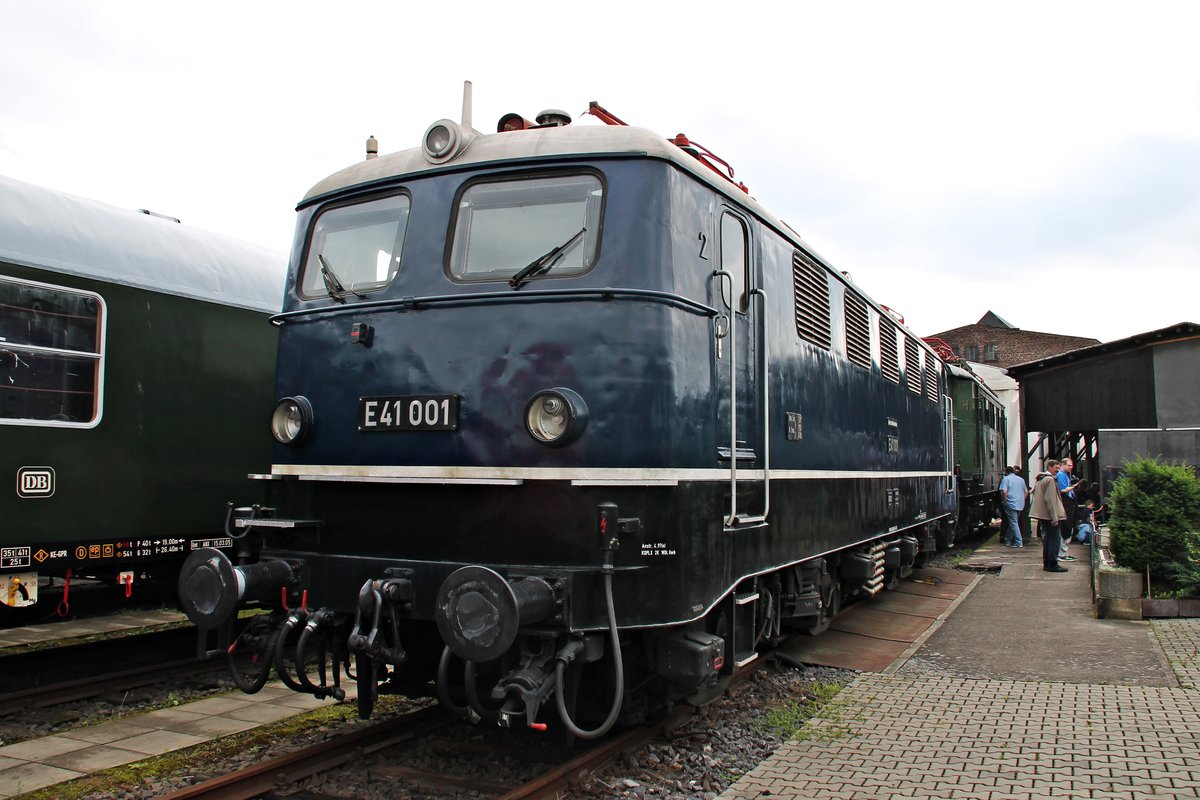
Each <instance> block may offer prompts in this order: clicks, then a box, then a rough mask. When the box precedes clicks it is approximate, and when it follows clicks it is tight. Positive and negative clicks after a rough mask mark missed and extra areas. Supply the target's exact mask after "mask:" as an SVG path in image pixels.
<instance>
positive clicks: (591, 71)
mask: <svg viewBox="0 0 1200 800" xmlns="http://www.w3.org/2000/svg"><path fill="white" fill-rule="evenodd" d="M659 8H663V9H667V8H669V9H670V10H657V9H659ZM769 8H770V9H771V10H769V11H768V10H767V9H768V6H767V5H766V4H758V3H754V2H743V3H734V4H709V3H687V4H678V3H674V4H665V3H663V4H659V3H652V2H641V3H629V2H625V0H607V2H605V3H600V4H596V3H588V4H584V3H569V2H561V1H560V2H529V1H528V0H527V1H526V2H522V3H496V2H487V3H475V2H471V1H470V0H458V1H457V2H451V3H445V4H440V3H429V2H425V3H411V2H405V3H400V2H391V3H389V2H385V1H384V0H375V2H371V3H356V2H338V3H336V4H334V3H325V4H318V3H312V2H221V1H220V0H217V1H215V2H205V3H197V2H185V1H183V0H180V2H161V1H156V2H145V3H143V2H120V0H104V1H103V2H101V1H100V0H97V1H96V2H83V1H82V0H78V1H73V0H58V1H57V2H54V3H27V2H19V0H0V30H3V31H4V47H3V48H0V174H2V175H6V176H9V177H13V178H17V179H20V180H24V181H28V182H30V183H35V184H39V185H42V186H47V187H50V188H54V189H58V190H61V191H66V192H70V193H73V194H78V195H82V196H85V197H90V198H94V199H96V200H102V201H104V202H107V203H111V204H113V205H117V206H124V207H129V208H150V209H152V210H154V211H159V212H162V213H165V214H169V215H172V216H176V217H179V218H180V219H182V220H183V222H184V223H185V224H188V225H192V226H195V227H199V228H204V229H207V230H211V231H215V232H218V233H223V234H226V235H230V236H234V237H237V238H240V239H245V240H248V241H253V242H257V243H260V244H263V245H266V246H268V247H272V248H275V249H278V250H279V251H281V252H282V251H284V250H286V249H287V248H288V247H289V245H290V242H291V237H292V226H293V219H294V208H295V204H296V202H297V201H298V200H299V199H300V198H301V197H302V196H303V195H304V193H305V192H306V191H307V190H308V188H309V187H311V186H312V185H313V184H315V183H316V182H317V181H318V180H320V179H321V178H323V177H324V176H326V175H327V174H329V173H331V172H334V171H336V170H338V169H340V168H342V167H344V166H346V165H348V164H350V163H352V162H354V161H357V160H359V159H361V158H362V157H363V148H364V141H365V140H366V138H367V136H369V135H372V134H374V135H375V136H376V137H377V138H378V139H379V141H380V149H381V152H385V153H386V152H391V151H394V150H401V149H405V148H408V147H412V146H415V145H417V144H418V143H419V140H420V137H421V135H422V134H423V132H424V131H425V128H426V127H427V126H428V125H429V124H430V123H431V122H433V121H434V120H436V119H438V118H441V117H450V118H453V119H457V118H458V117H459V113H460V110H461V92H462V81H463V80H465V79H469V80H471V81H473V83H474V89H475V91H474V95H475V103H474V115H475V116H474V122H475V126H476V127H478V128H479V129H480V130H483V131H485V132H486V131H493V130H495V127H494V125H495V120H496V119H497V118H499V117H500V116H501V115H502V114H504V113H506V112H509V111H517V112H520V113H522V114H523V115H524V116H526V117H529V118H532V117H533V116H534V115H535V114H536V113H537V112H538V111H540V110H542V109H544V108H562V109H565V110H567V111H569V112H571V113H572V114H573V115H575V116H578V114H579V113H580V112H582V111H583V110H584V109H586V108H587V103H588V101H589V100H598V101H599V102H600V103H602V104H603V105H605V106H606V107H607V108H609V110H611V111H612V112H613V113H615V114H617V115H618V116H620V117H622V118H623V119H625V120H626V121H627V122H630V123H631V124H635V125H641V126H644V127H647V128H650V129H652V130H655V131H657V132H659V133H661V134H663V135H664V136H666V135H672V134H675V133H678V132H681V131H682V132H685V133H687V134H688V135H689V136H691V137H693V138H695V139H697V140H698V141H700V142H702V143H703V144H704V145H706V146H707V147H709V148H711V149H712V150H713V151H715V152H716V153H717V154H719V155H720V156H722V157H723V158H725V159H726V160H728V161H729V162H731V163H732V164H733V166H734V168H735V169H736V171H737V177H738V178H739V179H741V180H743V181H745V182H746V183H747V184H748V185H749V187H750V190H751V193H752V194H753V195H754V196H755V197H757V198H758V199H759V200H760V201H762V203H763V204H764V205H766V207H767V208H769V209H771V210H772V211H774V212H775V213H776V214H777V215H778V216H780V217H782V218H783V219H784V220H786V221H787V222H788V223H789V224H791V225H792V226H793V227H794V228H796V229H797V230H798V231H800V233H801V234H802V235H803V236H804V237H805V239H806V240H807V241H808V242H809V244H811V245H812V246H813V248H814V249H815V250H816V251H817V252H818V253H820V254H821V255H822V256H824V257H825V258H826V259H827V260H829V261H830V262H831V263H832V264H833V265H834V266H835V267H837V268H838V269H841V270H846V271H848V272H849V273H850V274H851V275H852V277H853V278H854V280H855V281H856V282H857V283H858V284H859V285H860V286H862V287H863V288H864V289H865V290H866V291H867V292H868V293H869V294H870V295H871V296H872V297H874V298H875V299H876V300H878V301H879V302H881V303H884V304H886V305H888V306H890V307H892V308H894V309H896V310H897V311H899V312H900V313H901V314H903V315H904V316H905V318H906V320H907V322H908V324H909V325H910V327H912V328H913V329H914V330H915V331H917V333H919V334H922V335H928V334H931V333H935V332H938V331H942V330H946V329H949V328H953V327H957V326H959V325H965V324H970V323H973V322H975V321H976V320H978V319H979V317H981V316H982V315H983V314H984V313H985V312H986V311H987V310H989V309H991V310H993V311H995V312H996V313H997V314H999V315H1000V316H1001V317H1003V318H1005V319H1007V320H1008V321H1009V322H1011V323H1012V324H1014V325H1016V326H1018V327H1020V328H1024V329H1027V330H1038V331H1048V332H1052V333H1061V334H1073V335H1080V336H1091V337H1095V338H1097V339H1100V340H1102V341H1108V340H1112V339H1117V338H1122V337H1125V336H1129V335H1132V334H1135V333H1139V332H1143V331H1147V330H1153V329H1155V328H1161V327H1165V326H1167V325H1170V324H1172V323H1176V322H1181V321H1184V320H1187V321H1193V322H1200V307H1198V305H1200V301H1198V299H1197V289H1200V55H1197V52H1198V51H1197V44H1196V32H1197V31H1198V30H1200V4H1198V3H1195V2H1142V3H1134V2H1127V3H1105V2H1078V3H1063V2H1035V3H1021V2H1007V3H1003V4H1000V3H994V4H990V5H987V6H985V5H984V4H982V3H965V2H954V3H929V2H903V3H900V2H878V3H876V2H858V3H856V2H838V3H829V2H822V3H809V2H790V3H772V4H771V5H770V7H769Z"/></svg>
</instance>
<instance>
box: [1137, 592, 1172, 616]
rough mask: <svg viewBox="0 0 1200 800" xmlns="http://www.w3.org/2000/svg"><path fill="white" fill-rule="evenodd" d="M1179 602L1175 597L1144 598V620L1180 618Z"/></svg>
mask: <svg viewBox="0 0 1200 800" xmlns="http://www.w3.org/2000/svg"><path fill="white" fill-rule="evenodd" d="M1178 616H1179V600H1178V598H1174V597H1160V598H1150V597H1143V598H1142V618H1143V619H1145V618H1147V617H1178Z"/></svg>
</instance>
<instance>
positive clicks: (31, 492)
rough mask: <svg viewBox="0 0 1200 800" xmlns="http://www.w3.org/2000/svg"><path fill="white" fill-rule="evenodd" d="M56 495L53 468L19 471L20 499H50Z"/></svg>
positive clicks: (29, 468) (22, 469)
mask: <svg viewBox="0 0 1200 800" xmlns="http://www.w3.org/2000/svg"><path fill="white" fill-rule="evenodd" d="M53 494H54V470H53V468H51V467H21V468H20V469H19V470H17V496H18V497H50V496H52V495H53Z"/></svg>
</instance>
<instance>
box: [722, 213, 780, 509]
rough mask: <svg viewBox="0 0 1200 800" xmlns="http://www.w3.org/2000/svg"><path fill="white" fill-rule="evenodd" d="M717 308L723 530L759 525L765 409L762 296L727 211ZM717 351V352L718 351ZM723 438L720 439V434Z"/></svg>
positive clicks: (764, 502) (764, 490) (750, 250)
mask: <svg viewBox="0 0 1200 800" xmlns="http://www.w3.org/2000/svg"><path fill="white" fill-rule="evenodd" d="M718 238H719V242H720V247H719V253H720V259H721V261H720V266H719V269H718V270H717V271H716V272H715V273H714V277H715V278H716V280H717V283H718V285H719V286H720V293H719V294H720V296H719V299H718V300H717V302H718V307H720V308H721V310H722V311H723V313H724V314H725V315H726V316H727V320H728V322H727V331H726V332H725V346H724V347H723V348H722V347H720V342H718V347H719V351H718V354H719V358H718V360H717V364H718V367H717V373H718V386H719V388H718V392H719V393H720V394H721V395H722V400H721V402H720V403H718V415H719V417H720V419H718V420H717V430H718V431H719V435H718V439H717V441H718V443H719V446H718V448H717V454H718V458H719V460H720V461H722V462H725V463H727V464H728V465H729V483H730V488H729V507H728V509H727V510H726V513H725V526H726V527H727V528H732V527H736V526H739V525H752V524H757V523H762V522H764V521H765V519H766V514H767V510H768V502H769V500H768V485H767V482H768V480H769V473H768V471H767V461H768V457H769V453H768V451H767V441H768V439H767V430H766V419H767V408H766V397H767V393H766V391H765V389H766V386H765V383H764V376H765V374H766V364H765V360H764V359H765V357H766V356H765V347H764V343H763V341H762V333H763V330H764V325H763V314H765V313H766V311H765V306H766V303H765V294H764V292H763V291H762V289H761V288H760V286H759V284H758V278H757V270H756V269H755V266H756V265H755V263H754V242H753V239H752V237H751V235H750V226H749V225H748V224H747V221H746V219H745V218H744V217H742V216H741V215H740V214H738V213H736V212H734V211H733V210H731V209H729V208H723V209H722V210H721V213H720V221H719V230H718ZM722 350H723V353H722V352H721V351H722ZM721 434H723V435H721Z"/></svg>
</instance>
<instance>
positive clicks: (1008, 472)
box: [1000, 467, 1029, 547]
mask: <svg viewBox="0 0 1200 800" xmlns="http://www.w3.org/2000/svg"><path fill="white" fill-rule="evenodd" d="M1028 494H1029V487H1028V486H1026V485H1025V481H1024V480H1023V479H1022V478H1021V476H1020V475H1018V474H1016V473H1015V472H1014V471H1013V468H1012V467H1005V468H1004V477H1003V478H1002V479H1001V480H1000V511H1001V512H1003V514H1004V525H1003V527H1002V528H1001V529H1000V538H1001V541H1003V543H1004V546H1005V547H1024V546H1025V543H1024V542H1023V541H1022V539H1021V523H1020V519H1019V518H1020V515H1021V512H1022V511H1024V510H1025V498H1026V496H1027V495H1028Z"/></svg>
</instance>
